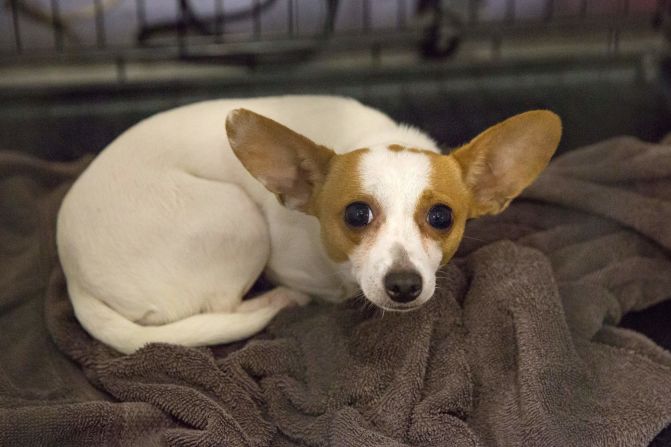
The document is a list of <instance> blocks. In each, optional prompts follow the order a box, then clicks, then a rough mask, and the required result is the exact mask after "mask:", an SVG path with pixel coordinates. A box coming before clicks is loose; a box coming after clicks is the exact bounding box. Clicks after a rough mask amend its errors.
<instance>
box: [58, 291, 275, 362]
mask: <svg viewBox="0 0 671 447" xmlns="http://www.w3.org/2000/svg"><path fill="white" fill-rule="evenodd" d="M71 298H72V304H73V307H74V310H75V315H76V316H77V319H78V320H79V322H80V323H81V324H82V326H84V328H85V329H86V330H87V331H88V332H89V334H91V335H93V336H94V337H95V338H96V339H98V340H100V341H102V342H103V343H105V344H106V345H109V346H111V347H113V348H114V349H116V350H117V351H120V352H122V353H124V354H130V353H132V352H134V351H136V350H137V349H139V348H141V347H142V346H144V345H146V344H147V343H152V342H163V343H173V344H178V345H183V346H206V345H215V344H220V343H230V342H232V341H236V340H241V339H243V338H247V337H250V336H252V335H254V334H255V333H257V332H260V331H261V330H262V329H263V328H264V327H266V326H267V325H268V323H269V322H270V320H272V319H273V317H274V316H275V315H276V314H277V313H278V312H279V311H280V310H281V307H279V306H269V307H264V308H261V309H258V310H254V311H250V312H238V313H203V314H197V315H193V316H190V317H187V318H184V319H183V320H178V321H175V322H172V323H167V324H163V325H157V326H144V325H141V324H137V323H135V322H133V321H131V320H129V319H127V318H126V317H124V316H123V315H121V314H120V313H118V312H117V311H115V310H114V309H112V308H111V307H109V306H108V305H107V304H105V303H103V302H102V301H100V300H99V299H97V298H95V297H92V296H86V295H81V294H78V293H72V292H71Z"/></svg>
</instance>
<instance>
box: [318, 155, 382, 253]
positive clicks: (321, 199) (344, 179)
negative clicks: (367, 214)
mask: <svg viewBox="0 0 671 447" xmlns="http://www.w3.org/2000/svg"><path fill="white" fill-rule="evenodd" d="M367 152H368V149H358V150H356V151H352V152H348V153H346V154H339V155H336V156H335V157H334V158H333V160H332V161H331V164H330V169H329V172H328V175H327V177H326V180H325V181H324V183H323V185H321V186H320V188H319V189H318V191H317V193H316V195H315V201H314V202H313V204H312V207H313V210H314V215H315V216H317V217H318V218H319V221H320V224H321V236H322V243H323V244H324V247H325V248H326V253H327V254H328V255H329V257H330V258H331V259H333V260H334V261H335V262H344V261H347V260H348V259H349V256H350V255H351V253H352V251H353V250H354V249H355V248H356V247H358V246H359V245H362V244H363V245H366V244H370V243H372V241H373V240H374V238H375V234H376V233H377V230H378V229H379V228H380V227H381V226H382V224H383V223H384V215H383V214H382V209H381V208H380V206H379V204H378V203H377V202H376V201H375V199H374V198H373V197H370V196H369V195H367V194H365V193H364V191H363V188H362V185H361V179H360V177H359V164H360V161H361V157H363V156H364V155H365V154H366V153H367ZM352 202H365V203H367V204H368V205H369V206H370V207H371V209H372V211H373V220H372V222H371V223H370V224H369V225H367V226H365V227H363V228H351V227H349V226H348V225H347V224H346V223H345V220H344V212H345V208H346V207H347V205H349V204H350V203H352Z"/></svg>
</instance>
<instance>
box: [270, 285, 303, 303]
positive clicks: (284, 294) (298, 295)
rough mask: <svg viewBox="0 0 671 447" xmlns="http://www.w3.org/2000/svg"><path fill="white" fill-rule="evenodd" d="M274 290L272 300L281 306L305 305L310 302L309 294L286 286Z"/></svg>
mask: <svg viewBox="0 0 671 447" xmlns="http://www.w3.org/2000/svg"><path fill="white" fill-rule="evenodd" d="M274 292H275V294H274V296H273V302H275V303H277V304H278V305H280V306H281V307H288V306H305V305H306V304H308V303H309V302H310V296H308V295H306V294H304V293H303V292H299V291H298V290H294V289H290V288H288V287H278V288H277V289H276V290H274Z"/></svg>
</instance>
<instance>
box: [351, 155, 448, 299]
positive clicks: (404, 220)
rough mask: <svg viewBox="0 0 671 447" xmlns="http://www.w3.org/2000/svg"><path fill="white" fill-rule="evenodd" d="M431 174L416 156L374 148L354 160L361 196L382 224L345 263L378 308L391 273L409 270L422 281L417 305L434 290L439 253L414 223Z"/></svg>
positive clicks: (428, 163) (427, 160)
mask: <svg viewBox="0 0 671 447" xmlns="http://www.w3.org/2000/svg"><path fill="white" fill-rule="evenodd" d="M431 173H432V163H431V159H430V158H429V156H428V155H426V154H425V153H422V152H417V151H407V150H402V151H392V150H389V149H387V148H386V147H378V148H375V147H373V148H371V150H370V151H368V152H367V153H365V154H364V155H363V156H362V157H361V159H360V161H359V174H360V179H361V187H362V190H363V191H362V192H364V193H366V194H368V195H370V196H372V197H373V198H374V199H375V201H376V202H377V204H378V205H379V207H380V209H379V210H378V213H379V214H381V216H374V217H373V218H374V219H375V218H382V219H383V223H382V225H381V227H380V228H379V229H378V230H377V231H376V232H375V233H374V239H373V240H372V241H371V242H372V243H370V244H362V245H361V246H359V247H358V248H357V249H356V250H355V251H354V252H353V253H352V256H351V257H350V259H351V260H352V265H353V267H354V268H355V271H354V275H355V277H356V278H357V279H358V281H359V284H360V285H361V289H362V290H363V292H364V294H365V295H366V296H367V297H368V299H370V300H371V301H373V302H374V303H376V304H378V305H382V306H383V307H384V306H387V305H389V303H390V302H391V301H390V299H389V297H388V296H387V293H386V292H385V289H384V277H385V275H386V274H387V273H389V272H390V271H392V270H393V269H395V268H410V269H413V270H416V271H417V272H418V273H419V274H420V275H421V276H422V283H423V288H422V292H421V294H420V295H419V297H417V299H416V300H415V301H416V302H417V303H424V302H426V301H427V300H428V299H429V298H431V295H433V292H434V290H435V283H436V269H437V268H438V264H439V263H440V259H441V250H440V248H439V247H438V244H437V243H436V242H433V241H431V240H430V239H426V238H424V237H423V235H422V233H421V231H420V228H419V226H418V225H417V222H416V221H415V214H416V211H417V204H418V202H419V200H420V198H421V196H422V193H423V192H424V191H425V190H426V189H428V188H430V186H431V185H430V182H431ZM401 264H402V265H401Z"/></svg>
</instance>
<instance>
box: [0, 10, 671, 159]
mask: <svg viewBox="0 0 671 447" xmlns="http://www.w3.org/2000/svg"><path fill="white" fill-rule="evenodd" d="M2 1H3V3H2V9H1V10H0V11H1V15H0V102H2V104H3V107H2V108H0V141H3V142H5V143H4V144H6V145H7V144H9V145H10V146H12V147H18V148H21V149H23V148H30V150H31V151H33V152H34V151H35V150H36V149H35V148H36V147H43V146H44V141H48V142H49V144H48V146H49V149H48V152H46V153H45V154H44V155H46V156H48V157H51V158H59V159H67V158H73V157H75V156H78V155H79V154H81V153H82V152H90V151H95V150H98V149H100V148H101V147H102V146H104V144H106V143H107V142H109V140H111V138H112V137H113V136H114V135H116V134H118V133H119V132H120V131H121V130H122V129H123V128H125V127H127V126H128V125H130V124H132V123H133V122H135V121H136V120H137V119H139V118H142V117H144V116H147V115H149V114H151V113H154V112H156V111H158V110H161V109H165V108H168V107H172V106H176V105H179V104H183V103H187V102H192V101H195V100H199V99H204V98H210V97H213V96H229V97H230V96H258V95H266V94H277V93H332V94H344V95H350V96H354V97H357V98H359V99H361V100H363V101H365V102H367V103H369V104H372V105H374V106H377V107H380V108H381V109H383V110H385V111H387V112H388V113H390V114H391V115H392V116H394V117H395V118H397V119H401V120H404V121H407V122H410V123H413V124H417V125H421V126H422V127H424V128H426V129H427V130H429V132H431V133H432V134H433V135H435V136H436V137H437V138H438V139H439V140H440V141H441V142H443V143H444V144H445V145H448V146H450V145H456V144H459V143H461V142H463V141H464V140H465V139H467V138H469V137H470V136H472V135H473V134H474V133H475V132H476V131H477V130H478V129H481V128H482V127H484V126H486V125H488V124H491V123H492V122H493V121H495V120H497V119H501V118H503V117H505V116H506V115H509V114H511V113H515V112H517V111H520V110H522V109H524V108H529V107H550V108H553V109H555V110H557V111H559V112H560V113H562V114H563V115H564V116H565V120H566V124H567V126H566V127H567V129H570V130H569V131H568V133H567V134H566V137H565V139H564V141H565V142H564V145H565V146H564V147H572V146H575V145H578V144H583V143H587V142H590V141H595V140H597V139H599V138H603V137H607V136H609V135H613V134H615V133H631V134H634V135H638V136H641V137H643V138H646V139H656V138H659V137H661V135H663V134H664V133H665V132H667V131H669V130H671V113H670V112H669V110H671V108H670V107H669V99H668V98H669V96H670V95H669V94H668V91H669V88H668V86H669V82H668V79H669V78H671V75H669V74H668V73H669V72H670V71H671V70H670V69H669V67H671V64H669V63H667V62H666V60H667V59H666V58H667V42H668V36H671V31H669V29H670V27H669V23H670V21H669V10H670V9H671V2H669V1H667V0H375V1H373V0H174V1H169V0H2ZM82 126H84V127H86V128H87V129H89V130H90V131H89V133H88V134H87V138H84V139H83V138H82V137H81V135H82V133H81V128H82Z"/></svg>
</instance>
